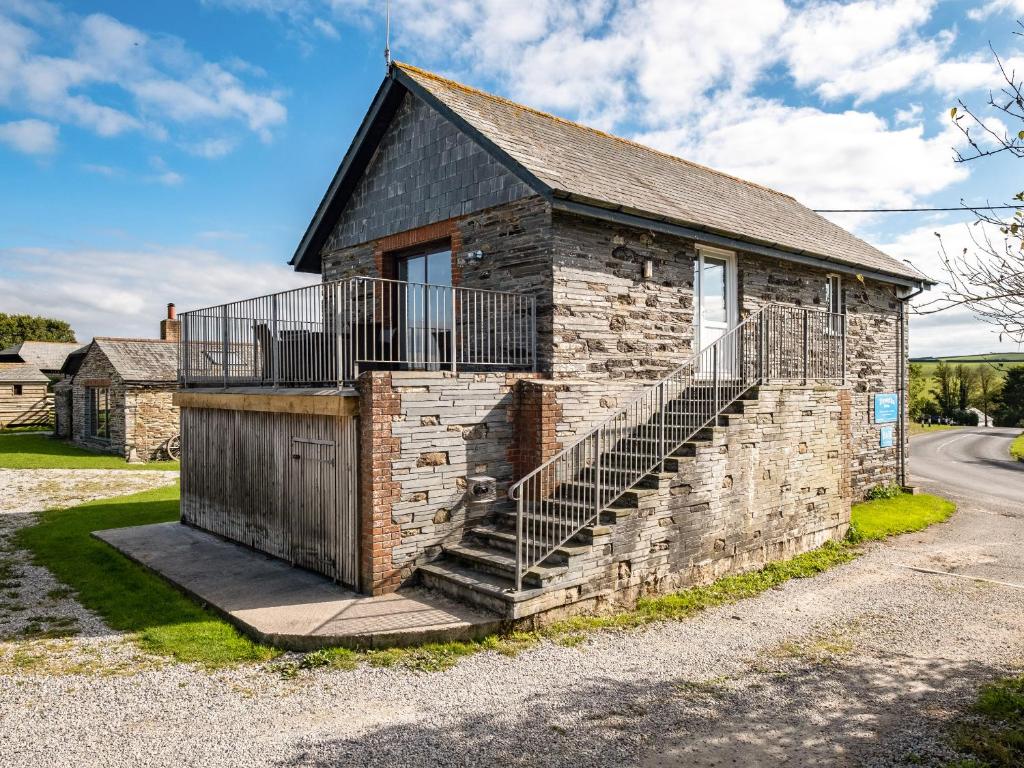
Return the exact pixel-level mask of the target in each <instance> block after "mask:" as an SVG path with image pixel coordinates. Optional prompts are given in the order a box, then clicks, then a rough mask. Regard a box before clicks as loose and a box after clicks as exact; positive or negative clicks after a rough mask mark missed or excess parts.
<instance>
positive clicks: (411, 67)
mask: <svg viewBox="0 0 1024 768" xmlns="http://www.w3.org/2000/svg"><path fill="white" fill-rule="evenodd" d="M393 64H394V66H395V67H397V68H398V69H401V70H405V71H408V72H413V73H415V74H419V75H422V76H424V77H428V78H430V79H432V80H436V81H438V82H440V83H444V84H446V85H449V86H453V87H455V88H458V89H460V90H463V91H469V92H470V93H475V94H478V95H480V96H483V97H485V98H488V99H492V100H494V101H499V102H501V103H503V104H507V105H508V106H511V107H515V108H516V109H522V110H525V111H527V112H532V113H533V114H535V115H539V116H541V117H546V118H548V119H549V120H554V121H556V122H559V123H564V124H565V125H569V126H572V127H573V128H578V129H580V130H583V131H587V132H588V133H593V134H596V135H598V136H603V137H604V138H606V139H612V140H614V141H618V142H621V143H623V144H628V145H630V146H632V147H637V148H638V149H642V150H645V151H647V152H653V153H655V154H657V155H661V156H662V157H665V158H668V159H669V160H673V161H675V162H677V163H683V164H684V165H689V166H691V167H694V168H700V169H701V170H703V171H708V172H709V173H713V174H715V175H717V176H724V177H725V178H727V179H732V180H733V181H738V182H740V183H741V184H746V185H748V186H751V187H754V188H755V189H763V190H764V191H765V192H771V193H772V194H774V195H780V196H782V197H788V198H789V199H790V200H794V201H796V202H800V201H799V200H797V199H796V198H795V197H793V196H792V195H790V194H788V193H786V192H780V191H779V190H777V189H772V188H771V187H768V186H765V185H764V184H758V183H757V182H756V181H750V180H749V179H744V178H741V177H740V176H734V175H733V174H731V173H726V172H725V171H720V170H718V169H716V168H712V167H711V166H708V165H703V164H702V163H697V162H694V161H693V160H687V159H686V158H685V157H679V155H673V154H671V153H670V152H664V151H662V150H660V149H655V148H654V147H651V146H648V145H647V144H641V143H640V142H639V141H634V140H633V139H627V138H625V137H623V136H617V135H615V134H614V133H608V132H607V131H602V130H601V129H600V128H594V127H592V126H589V125H584V124H583V123H580V122H577V121H575V120H568V119H566V118H564V117H559V116H558V115H553V114H551V113H550V112H545V111H544V110H542V109H537V108H536V107H531V106H529V105H527V104H521V103H519V102H518V101H513V100H512V99H507V98H505V97H504V96H499V95H497V94H495V93H490V92H489V91H484V90H482V89H480V88H475V87H473V86H471V85H466V84H465V83H460V82H458V81H457V80H452V79H451V78H448V77H442V76H441V75H438V74H436V73H434V72H431V71H430V70H427V69H423V68H422V67H417V66H416V65H414V64H407V63H406V62H403V61H394V62H393Z"/></svg>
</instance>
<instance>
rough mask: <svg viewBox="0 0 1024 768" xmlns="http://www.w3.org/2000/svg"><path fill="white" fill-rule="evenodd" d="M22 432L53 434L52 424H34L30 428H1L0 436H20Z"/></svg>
mask: <svg viewBox="0 0 1024 768" xmlns="http://www.w3.org/2000/svg"><path fill="white" fill-rule="evenodd" d="M23 432H53V425H52V424H36V425H35V426H32V427H3V428H2V429H0V435H20V434H21V433H23Z"/></svg>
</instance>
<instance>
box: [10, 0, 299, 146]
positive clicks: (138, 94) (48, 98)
mask: <svg viewBox="0 0 1024 768" xmlns="http://www.w3.org/2000/svg"><path fill="white" fill-rule="evenodd" d="M7 13H9V14H10V15H7V16H5V15H4V14H5V11H4V9H2V8H0V106H7V107H8V108H10V109H12V110H21V111H25V112H29V113H32V114H35V115H38V116H42V117H46V118H49V119H51V120H55V121H60V122H70V123H74V124H77V125H79V126H82V127H84V128H86V129H88V130H91V131H93V132H95V133H96V134H98V135H100V136H104V137H111V136H118V135H121V134H123V133H126V132H129V131H145V132H147V133H148V134H149V135H151V136H152V137H153V138H156V139H163V138H165V137H166V132H167V129H166V127H165V124H166V123H167V122H173V123H196V124H200V125H204V124H211V123H230V122H240V123H241V124H243V125H245V126H246V127H247V128H248V129H249V130H251V131H252V132H253V133H255V134H256V135H257V136H259V138H260V139H261V140H263V141H269V140H270V139H271V137H272V133H273V130H274V129H275V128H277V127H278V126H280V125H282V124H283V123H284V122H285V120H286V119H287V110H286V109H285V107H284V105H283V104H282V102H281V94H280V93H279V92H276V91H266V92H259V91H257V90H254V89H253V88H251V87H250V86H248V85H247V84H246V83H245V82H243V80H242V79H241V77H240V75H246V74H249V75H252V76H259V75H258V74H256V72H254V71H246V66H245V62H241V61H240V60H237V59H231V60H229V61H228V62H227V63H226V64H224V65H221V64H219V63H215V62H210V61H207V60H205V59H204V58H203V57H202V56H200V55H199V54H197V53H195V52H192V51H190V50H189V49H188V48H187V47H186V46H185V44H184V42H183V41H181V40H180V39H177V38H173V37H169V36H164V35H150V34H147V33H145V32H143V31H142V30H140V29H137V28H135V27H132V26H129V25H127V24H124V23H122V22H120V21H118V20H117V19H114V18H112V17H111V16H107V15H105V14H92V15H89V16H85V17H67V19H65V22H64V23H62V24H61V25H57V26H54V25H47V24H46V23H45V22H42V21H38V20H37V19H36V20H35V26H31V23H30V22H31V21H32V19H30V20H29V21H24V22H19V21H16V20H15V18H14V14H13V13H12V12H10V11H7ZM20 18H22V19H23V20H24V19H25V16H24V14H22V15H21V16H20ZM41 49H45V50H46V51H47V53H42V52H40V50H41ZM54 50H62V51H63V52H64V55H53V54H51V53H50V51H54ZM252 69H256V68H252ZM116 91H120V94H117V93H116ZM121 95H125V96H127V97H128V98H127V100H126V99H125V98H121V97H119V96H121ZM126 101H127V103H126Z"/></svg>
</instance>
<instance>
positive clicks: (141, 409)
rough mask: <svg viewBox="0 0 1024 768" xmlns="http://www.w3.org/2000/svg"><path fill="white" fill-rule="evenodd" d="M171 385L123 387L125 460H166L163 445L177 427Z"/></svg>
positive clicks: (177, 416)
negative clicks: (125, 436) (125, 437)
mask: <svg viewBox="0 0 1024 768" xmlns="http://www.w3.org/2000/svg"><path fill="white" fill-rule="evenodd" d="M173 398H174V389H173V388H172V387H142V386H139V387H134V386H133V387H128V388H127V389H126V390H125V423H126V428H125V433H126V435H127V439H126V441H125V445H124V449H123V450H124V453H123V455H124V456H125V458H127V459H128V460H129V461H159V460H161V459H166V458H167V456H166V455H165V454H164V444H165V443H166V442H167V440H169V439H170V438H172V437H174V436H175V435H177V434H178V432H179V430H180V424H179V414H178V408H177V406H175V405H174V403H173Z"/></svg>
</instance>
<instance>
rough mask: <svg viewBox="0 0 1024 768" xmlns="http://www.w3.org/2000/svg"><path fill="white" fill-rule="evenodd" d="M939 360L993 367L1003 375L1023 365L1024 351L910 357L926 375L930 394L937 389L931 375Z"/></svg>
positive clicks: (949, 363) (967, 365)
mask: <svg viewBox="0 0 1024 768" xmlns="http://www.w3.org/2000/svg"><path fill="white" fill-rule="evenodd" d="M940 361H941V362H944V363H945V364H946V365H949V366H953V367H956V366H957V365H963V366H965V367H966V368H980V367H982V366H987V367H989V368H993V369H995V370H996V371H997V372H998V373H999V375H1000V376H1002V377H1005V376H1006V372H1007V371H1008V370H1009V369H1010V368H1013V367H1015V366H1018V365H1024V352H992V353H989V354H987V355H956V356H952V357H912V358H911V359H910V362H911V363H912V364H913V365H919V366H921V372H922V373H923V374H924V375H925V376H927V377H928V379H929V386H928V390H929V391H930V392H931V393H932V394H935V393H936V392H937V391H938V390H936V388H935V381H934V379H933V378H932V377H933V375H934V373H935V368H936V367H937V366H938V364H939V362H940Z"/></svg>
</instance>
